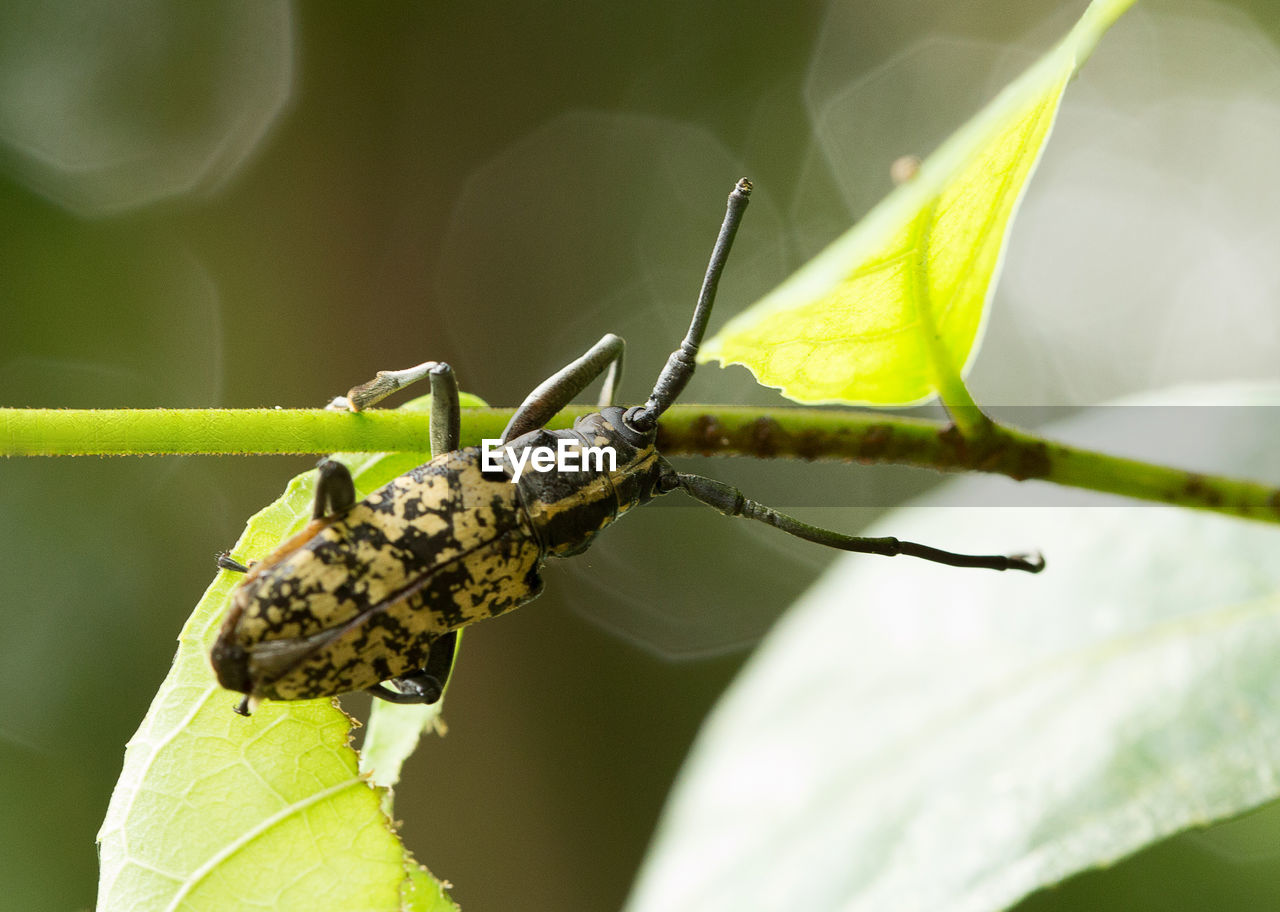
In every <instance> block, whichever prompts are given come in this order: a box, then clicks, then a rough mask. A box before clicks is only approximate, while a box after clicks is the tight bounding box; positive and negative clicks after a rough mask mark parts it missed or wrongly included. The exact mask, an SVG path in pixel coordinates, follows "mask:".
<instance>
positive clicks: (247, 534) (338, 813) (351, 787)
mask: <svg viewBox="0 0 1280 912" xmlns="http://www.w3.org/2000/svg"><path fill="white" fill-rule="evenodd" d="M426 401H427V397H423V398H422V399H417V400H414V401H413V402H410V403H407V404H406V406H404V407H405V408H412V409H418V410H421V409H423V408H424V403H425V402H426ZM464 404H465V405H483V403H482V402H480V401H479V400H476V399H474V398H473V397H472V398H468V399H464ZM338 458H339V459H340V460H341V461H342V462H343V463H344V464H345V465H346V466H347V468H348V469H350V470H351V474H352V477H353V478H354V480H355V483H356V491H357V493H358V494H359V495H360V496H364V495H365V494H368V493H369V492H370V491H372V490H374V489H376V488H378V487H380V486H381V485H383V484H385V483H386V482H387V481H390V480H391V479H392V478H394V477H395V476H396V475H399V474H402V473H403V472H406V471H408V470H409V469H410V468H412V467H414V466H416V465H419V464H420V463H422V462H425V461H426V460H427V458H428V457H427V455H426V454H423V453H395V454H373V455H369V454H363V455H349V454H347V455H344V454H339V456H338ZM314 480H315V472H307V473H305V474H303V475H299V476H298V477H296V478H294V479H293V480H292V481H290V482H289V485H288V487H287V488H286V490H285V492H284V494H283V495H282V496H281V497H280V499H279V500H277V501H276V502H275V503H273V504H271V505H270V506H268V507H266V508H265V509H263V510H262V511H261V512H259V513H257V514H256V515H255V516H253V517H252V518H251V519H250V520H249V523H248V525H247V526H246V528H245V531H244V534H243V535H242V536H241V537H240V540H239V541H238V542H237V543H236V545H235V548H234V549H233V550H232V554H233V555H234V556H235V557H236V558H238V559H240V560H242V561H243V560H250V559H253V558H255V557H259V556H261V555H263V554H266V553H268V552H269V551H270V550H271V549H272V548H274V547H275V545H276V544H278V543H279V542H280V541H281V540H282V539H284V538H285V537H287V536H288V535H290V534H291V533H293V532H294V531H296V530H297V529H300V528H301V527H302V526H303V525H304V524H305V523H306V521H307V520H308V519H309V517H310V514H311V505H312V499H313V495H314ZM236 579H237V576H236V574H233V573H231V572H229V571H221V572H219V573H218V575H217V576H216V577H215V578H214V581H213V583H212V585H210V586H209V589H208V590H207V591H206V592H205V594H204V597H203V598H202V599H201V600H200V603H199V604H198V605H197V606H196V609H195V611H194V612H193V613H192V615H191V617H190V618H189V619H188V621H187V623H186V626H185V627H184V628H183V630H182V633H181V635H180V636H179V638H178V654H177V657H176V658H175V659H174V663H173V667H172V668H171V669H170V671H169V674H168V676H167V677H166V678H165V680H164V683H163V684H161V686H160V690H159V692H158V693H157V694H156V697H155V700H154V701H153V702H152V704H151V709H150V710H149V711H148V712H147V715H146V718H145V719H144V720H143V722H142V725H141V727H139V729H138V732H137V733H136V734H135V735H134V737H133V738H132V739H131V740H130V742H129V745H128V748H127V749H126V751H125V759H124V769H123V771H122V772H121V774H120V780H119V782H118V783H117V784H116V788H115V791H114V793H113V794H112V796H111V803H110V805H109V807H108V809H107V816H106V819H105V820H104V821H103V824H102V829H101V830H100V832H99V834H98V842H99V848H100V852H99V855H100V862H101V872H100V879H99V889H98V909H99V910H100V912H108V910H130V912H151V910H178V909H223V910H234V909H245V908H255V909H256V908H274V909H278V910H286V909H298V910H306V912H313V910H315V909H369V910H382V909H385V910H389V912H390V910H404V909H414V910H437V909H438V910H449V909H453V908H455V907H454V906H453V904H452V902H450V901H449V900H448V898H447V896H446V895H445V894H444V889H443V887H442V886H441V884H440V883H439V882H438V881H436V880H434V879H433V878H432V877H431V876H430V875H429V874H428V873H427V872H426V871H425V869H423V868H421V867H420V866H419V865H418V864H417V862H415V861H414V860H413V858H412V857H411V856H410V855H409V854H408V853H407V852H406V851H405V848H404V846H403V845H402V844H401V843H400V840H399V838H398V837H397V836H396V833H395V830H394V827H393V826H392V823H391V820H390V818H389V817H388V814H387V811H386V810H385V809H384V802H385V803H386V804H388V805H389V801H385V799H386V791H385V789H381V788H376V787H374V786H373V785H371V784H370V782H369V780H368V777H367V776H365V775H362V774H361V772H360V771H359V767H358V762H357V756H356V752H355V751H354V750H353V749H352V748H351V746H350V729H351V724H352V721H351V719H350V718H349V717H348V716H347V715H346V714H345V713H343V712H342V710H341V709H339V708H338V706H337V704H336V702H334V701H333V700H307V701H296V702H275V701H271V700H268V701H265V702H264V703H262V705H260V706H259V707H258V708H257V709H256V711H255V712H254V713H253V715H252V716H250V717H249V718H247V719H246V718H243V717H241V716H238V715H236V714H235V713H233V712H232V707H233V706H235V705H236V703H237V702H238V699H239V695H237V694H232V693H230V692H228V691H226V690H223V689H222V688H221V687H219V686H218V683H217V681H216V680H215V679H214V676H213V669H212V668H211V666H210V664H209V648H210V646H211V645H212V642H213V639H214V637H215V636H216V633H217V629H218V625H219V623H220V621H221V617H222V614H223V612H224V611H225V609H226V606H227V600H228V597H229V595H230V593H231V589H232V587H233V586H234V585H235V583H236ZM406 753H407V751H404V750H402V751H401V754H400V755H399V759H397V760H396V763H397V764H398V763H399V760H402V759H403V756H404V754H406ZM383 772H384V773H386V774H389V775H391V778H392V779H394V776H395V775H396V774H397V773H398V769H397V770H395V771H392V770H386V771H383Z"/></svg>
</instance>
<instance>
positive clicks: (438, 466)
mask: <svg viewBox="0 0 1280 912" xmlns="http://www.w3.org/2000/svg"><path fill="white" fill-rule="evenodd" d="M750 193H751V183H750V182H749V181H747V180H742V181H739V182H738V184H737V185H736V186H735V187H734V189H733V192H732V193H731V194H730V195H729V204H728V210H727V212H726V213H725V218H724V223H723V225H721V228H720V234H719V237H718V238H717V239H716V244H715V247H714V249H713V250H712V253H711V262H710V264H709V265H708V267H707V273H706V277H705V278H704V279H703V283H702V291H701V294H700V295H699V297H698V303H697V306H696V308H695V310H694V315H693V322H692V324H691V325H690V327H689V332H688V334H687V335H686V336H685V339H684V341H683V342H681V343H680V347H679V348H678V349H676V350H675V351H674V352H672V354H671V356H670V358H668V359H667V363H666V366H665V367H664V368H663V369H662V372H661V373H660V374H659V376H658V380H657V382H656V383H655V385H654V388H653V392H652V394H650V396H649V398H648V400H647V401H646V402H645V403H644V405H639V406H634V407H632V408H628V409H624V408H621V407H619V406H616V405H614V404H613V397H614V390H615V389H616V387H617V384H618V377H619V373H620V371H621V368H622V355H623V341H622V339H620V338H618V337H617V336H615V335H612V334H609V335H606V336H605V337H604V338H602V339H601V340H600V341H599V342H597V343H596V344H595V345H594V346H592V347H591V349H590V350H588V351H587V353H586V354H584V355H583V356H582V357H580V358H579V359H578V360H576V361H574V362H573V363H572V364H569V365H568V366H567V367H565V368H564V369H562V370H561V371H560V372H559V373H557V374H555V375H554V376H552V377H550V378H549V379H547V380H546V381H545V382H543V383H542V385H540V386H539V387H538V388H537V389H535V390H534V391H533V392H532V393H530V394H529V396H528V398H526V399H525V401H524V403H523V404H522V405H521V406H520V407H519V408H518V409H517V410H516V412H515V414H514V415H513V416H512V418H511V421H510V423H508V424H507V426H506V429H505V430H504V431H503V432H502V438H501V444H502V448H501V450H500V453H499V454H497V455H496V456H494V454H492V453H486V452H482V450H481V449H479V448H476V447H468V448H466V449H459V448H458V443H459V435H460V430H459V428H460V420H459V419H460V409H459V405H458V386H457V383H456V381H455V380H454V376H453V371H452V369H450V367H449V365H447V364H443V363H437V362H431V361H429V362H426V363H425V364H421V365H418V366H417V367H413V368H409V369H407V370H403V371H382V372H379V373H378V375H377V377H375V378H374V379H373V380H371V381H369V382H368V383H365V384H362V385H361V386H357V387H355V388H353V389H352V390H351V391H350V392H348V393H347V395H346V396H345V397H338V398H337V399H335V400H334V401H333V402H332V403H330V406H329V407H330V408H340V409H350V410H352V411H359V410H360V409H363V408H366V407H368V406H370V405H373V404H374V403H376V402H378V401H379V400H381V399H383V398H384V397H386V396H388V395H390V394H391V393H392V392H394V391H395V390H397V389H400V388H401V387H403V386H405V385H407V384H409V383H413V382H415V381H417V380H421V379H423V378H424V377H425V378H429V379H430V384H431V413H430V422H431V423H430V439H431V455H432V459H431V461H430V462H428V463H426V464H425V465H421V466H418V467H417V468H416V469H414V470H413V471H411V472H409V473H407V474H405V475H401V476H400V477H399V478H396V479H395V480H394V481H392V482H390V483H389V484H387V485H386V486H385V487H383V488H381V489H379V490H377V491H375V492H373V493H372V494H370V495H369V496H368V497H366V498H365V499H364V500H361V501H359V502H357V501H356V498H355V488H354V485H353V484H352V481H351V475H350V473H349V472H348V471H347V469H346V468H345V467H344V466H343V465H342V464H341V463H339V462H336V461H334V460H331V459H324V460H321V462H320V464H319V477H318V479H317V481H316V494H315V509H314V514H313V518H312V520H311V522H310V523H309V524H308V525H307V526H306V528H304V529H303V530H302V531H301V532H299V533H298V534H296V535H294V536H293V537H291V538H289V539H288V540H287V541H285V542H284V543H283V544H281V545H280V546H279V547H278V548H276V550H275V551H274V552H272V553H271V554H270V555H268V556H267V557H266V558H264V559H263V560H261V561H258V562H257V563H256V564H253V565H251V566H249V567H246V566H245V565H243V564H241V563H239V562H237V561H235V560H234V559H232V558H231V557H229V556H228V555H223V556H222V557H220V558H219V561H218V563H219V566H221V567H223V568H224V569H230V570H237V571H241V572H244V573H245V574H246V575H245V577H244V579H243V580H241V581H240V583H239V584H238V585H237V586H236V588H235V590H234V591H233V593H232V597H231V606H230V609H229V610H228V612H227V615H226V618H225V619H224V621H223V623H222V627H221V630H220V632H219V634H218V638H217V641H216V643H215V644H214V646H213V652H212V660H213V667H214V669H215V670H216V672H217V675H218V680H219V682H220V683H221V684H222V686H223V687H226V688H228V689H230V690H235V691H239V692H241V693H243V694H245V695H246V696H245V698H244V700H243V701H242V702H241V704H240V706H239V707H238V708H237V711H239V712H241V713H244V714H247V713H248V712H249V711H250V710H251V709H252V707H253V706H255V705H256V704H257V702H258V701H259V700H260V699H262V698H269V699H274V700H300V699H307V698H312V697H325V696H333V695H336V694H341V693H346V692H349V691H356V690H367V691H369V692H370V693H371V694H373V695H374V696H376V697H379V698H380V699H383V700H389V701H391V702H393V703H434V702H436V701H437V700H438V699H439V698H440V695H441V693H442V692H443V690H444V686H445V683H446V680H447V678H448V674H449V670H450V668H451V666H452V663H453V651H454V645H455V643H456V640H457V631H458V630H459V629H461V628H462V627H464V626H466V625H467V624H470V623H472V622H474V621H478V620H480V619H481V618H487V617H493V616H495V615H499V614H503V613H504V612H507V611H510V610H511V609H512V608H515V607H517V606H519V605H523V604H524V603H525V602H528V601H530V600H531V599H533V598H535V597H537V595H538V594H539V592H541V590H542V579H541V577H540V575H539V571H540V569H541V567H542V564H543V562H544V561H546V560H547V558H549V557H569V556H571V555H574V554H581V553H582V552H583V551H585V550H586V549H587V548H588V547H589V546H590V545H591V542H592V541H593V540H594V539H595V537H596V535H597V534H599V532H600V531H601V530H602V529H604V527H605V526H607V525H609V524H610V523H612V522H613V521H614V520H616V519H617V518H618V517H620V516H622V514H624V513H626V512H627V511H629V510H631V509H632V508H633V507H636V506H639V505H640V504H643V503H646V502H647V501H649V500H651V499H653V498H654V497H657V496H659V495H662V494H667V493H669V492H671V491H675V490H677V489H678V490H681V491H684V492H685V493H686V494H689V495H691V496H692V497H694V498H695V499H696V500H700V501H702V502H703V503H704V504H707V505H708V506H711V507H714V508H715V509H717V510H719V511H720V512H721V513H724V514H726V515H728V516H744V517H747V518H748V519H754V520H758V521H760V522H764V523H768V524H769V525H771V526H774V527H775V528H778V529H781V530H782V531H783V532H787V533H789V534H791V535H795V536H798V537H799V538H803V539H806V540H808V541H811V542H815V543H817V544H819V545H825V546H827V547H829V548H838V549H840V550H843V551H857V552H864V553H869V554H882V555H896V554H906V555H910V556H912V557H920V558H924V559H925V560H930V561H936V562H938V563H942V564H950V565H952V566H956V567H985V568H988V569H991V570H1025V571H1027V572H1029V573H1038V572H1039V571H1040V570H1042V569H1043V568H1044V560H1043V559H1042V558H1041V557H1040V556H1039V555H1035V556H1029V555H1013V556H1001V555H982V556H979V555H966V554H954V553H952V552H949V551H940V550H938V549H936V548H930V547H927V546H925V545H919V544H916V543H914V542H905V541H899V540H898V539H896V538H858V537H854V536H850V535H843V534H841V533H839V532H831V531H828V530H826V529H820V528H817V527H815V526H811V525H808V524H806V523H802V522H800V521H799V520H796V519H793V518H792V517H790V516H786V515H784V514H782V513H779V512H778V511H777V510H774V509H771V508H770V507H766V506H764V505H763V504H760V503H757V502H756V501H754V500H748V499H747V498H746V497H744V496H743V495H742V494H741V492H739V491H738V490H737V489H736V488H733V487H731V486H730V485H727V484H725V483H723V482H720V481H715V480H713V479H710V478H704V477H702V476H699V475H689V474H686V473H684V472H677V471H676V470H675V469H674V468H672V466H671V465H670V464H669V463H668V462H667V461H666V460H665V459H663V458H662V456H661V455H660V454H659V453H658V451H657V449H656V448H655V440H656V438H657V428H658V418H659V417H660V416H661V415H662V413H663V412H664V411H666V409H667V408H668V407H669V406H670V405H671V404H672V403H673V402H674V401H675V399H676V397H678V396H679V395H680V392H681V390H683V389H684V387H685V384H687V383H688V382H689V378H690V377H691V376H692V375H693V371H694V358H695V356H696V355H697V352H698V346H699V344H700V343H701V341H702V336H703V332H704V331H705V329H706V326H707V321H708V319H709V318H710V315H711V305H712V301H713V300H714V298H715V293H716V285H717V284H718V282H719V278H720V273H721V270H722V269H723V267H724V263H725V259H726V258H727V257H728V254H729V248H730V246H731V244H732V243H733V238H734V235H735V233H736V232H737V229H738V224H739V222H740V220H741V218H742V214H743V212H744V211H745V210H746V207H747V201H748V198H749V195H750ZM601 374H604V389H603V391H602V393H601V396H600V406H599V408H600V410H599V411H598V412H596V413H594V414H591V415H587V416H586V417H584V418H580V419H578V420H577V421H576V422H575V424H574V426H573V429H572V430H563V431H549V430H547V429H546V427H545V425H546V424H547V422H548V421H549V420H550V419H551V418H552V417H553V416H554V415H555V414H556V413H557V412H559V411H560V410H561V409H562V408H564V407H565V406H566V405H568V404H569V403H570V401H572V400H573V398H574V397H575V396H576V395H578V393H580V392H581V391H582V390H583V389H584V388H585V387H586V386H587V385H588V384H589V383H591V382H592V381H593V380H594V379H595V378H596V377H598V376H600V375H601ZM588 447H592V448H602V449H603V448H611V449H612V450H613V452H614V453H615V454H616V464H615V465H614V466H612V467H606V466H603V465H599V464H597V465H596V466H594V467H590V466H588V465H585V464H583V463H585V462H586V460H581V459H580V460H579V466H578V468H576V469H568V468H562V469H559V470H554V471H543V470H539V463H538V461H537V458H536V454H537V452H539V451H541V452H542V453H546V452H547V449H546V448H549V449H550V450H551V451H554V452H558V453H560V454H562V455H563V454H565V453H569V454H575V453H576V454H578V455H582V454H584V453H586V452H587V448H588ZM531 453H532V454H534V458H532V459H531V458H530V454H531ZM526 461H528V462H529V465H530V466H531V467H532V469H534V470H529V471H523V472H521V469H522V468H524V467H525V463H526ZM543 462H545V460H543Z"/></svg>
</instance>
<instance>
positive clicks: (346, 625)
mask: <svg viewBox="0 0 1280 912" xmlns="http://www.w3.org/2000/svg"><path fill="white" fill-rule="evenodd" d="M596 418H599V416H591V418H589V419H585V420H584V421H585V423H583V422H580V424H579V427H578V428H577V429H575V430H572V431H555V432H549V431H535V432H533V433H531V434H527V435H525V437H522V438H520V439H518V440H516V441H512V444H511V445H512V446H513V447H515V448H516V449H517V450H521V449H524V448H527V447H531V446H551V447H553V448H554V447H555V446H556V442H557V439H558V438H560V437H565V438H568V439H570V440H572V441H573V442H574V443H575V445H576V446H595V447H601V446H612V447H614V448H615V451H616V452H617V465H616V468H615V469H614V470H613V471H609V470H608V468H607V467H606V468H605V469H604V470H602V471H597V470H595V469H594V468H592V469H590V470H586V471H577V472H556V471H550V472H537V471H530V470H529V469H528V467H526V469H525V471H524V473H523V474H522V475H521V477H520V480H519V482H517V483H514V484H513V483H512V482H511V477H512V476H513V475H514V468H513V467H512V466H511V464H510V463H509V462H508V461H506V460H505V459H504V460H503V468H502V470H501V471H499V472H488V473H486V472H482V471H481V469H480V451H479V450H478V449H475V448H468V449H463V450H458V451H456V452H452V453H446V454H444V455H442V456H439V457H437V458H435V459H433V460H431V461H430V462H428V463H426V464H425V465H421V466H419V467H418V468H416V469H414V470H413V471H412V472H409V473H407V474H405V475H402V476H400V477H399V478H397V479H395V480H394V481H392V482H390V483H389V484H387V485H386V486H385V487H383V488H381V489H379V490H378V491H375V492H374V493H373V494H371V495H369V496H368V497H367V498H365V499H364V500H362V501H360V502H359V503H357V504H356V505H355V506H353V507H352V508H351V509H350V510H348V511H346V512H345V513H343V514H342V515H340V516H336V517H325V518H323V519H318V520H315V521H313V522H312V523H311V524H309V525H308V526H307V528H306V529H304V530H303V531H302V532H300V533H298V534H297V535H295V536H293V537H292V538H291V539H289V540H288V541H286V542H285V543H284V544H282V545H281V546H280V547H279V548H277V549H276V551H275V552H273V553H272V554H271V555H269V556H268V557H267V558H265V559H264V560H262V561H261V562H260V563H258V564H256V565H255V566H254V567H253V569H252V570H251V571H250V572H249V573H248V574H247V575H246V577H245V579H244V580H243V581H242V582H241V583H240V585H239V586H237V587H236V589H235V590H234V592H233V594H232V602H231V608H230V610H229V612H228V614H227V617H226V619H225V620H224V622H223V626H222V630H221V632H220V635H219V637H218V642H217V644H216V645H215V647H214V650H213V662H214V666H215V669H216V670H217V672H218V678H219V680H220V681H221V682H222V684H223V686H225V687H228V688H230V689H232V690H239V691H241V692H243V693H247V694H251V695H253V696H256V697H267V698H271V699H277V700H296V699H307V698H313V697H321V696H330V695H334V694H339V693H345V692H348V691H353V690H361V689H364V688H366V687H370V686H372V685H374V684H377V683H379V682H381V681H386V680H389V679H391V678H396V677H400V676H403V675H405V674H406V673H409V672H412V671H413V670H415V669H418V668H421V667H422V666H423V665H424V664H425V663H426V659H427V655H428V653H429V651H430V648H431V642H432V641H433V640H434V639H436V638H437V637H439V636H441V635H442V634H444V633H447V632H448V631H450V630H456V629H458V628H460V627H464V626H466V625H467V624H470V623H472V622H474V621H477V620H481V619H482V618H488V617H493V616H495V615H498V614H502V613H503V612H506V611H509V610H511V609H512V608H515V607H518V606H519V605H522V604H524V603H525V602H527V601H529V600H531V599H533V598H535V597H536V596H537V595H538V594H539V592H541V589H542V580H541V578H540V576H539V569H540V568H541V566H542V563H543V561H544V560H545V559H546V558H547V557H564V556H568V555H570V554H575V553H579V552H581V551H582V550H584V549H585V548H586V547H587V546H588V545H589V544H590V543H591V540H592V539H593V538H594V536H595V535H596V533H598V532H599V531H600V530H601V529H602V528H604V527H605V526H607V525H608V524H609V523H611V522H612V521H613V520H614V519H616V518H617V517H618V516H620V515H622V514H623V513H625V512H626V511H627V510H628V509H630V508H631V507H632V506H634V505H636V504H637V503H640V502H643V501H644V500H648V499H649V497H651V496H653V493H654V486H655V484H656V479H657V477H658V476H659V475H660V474H661V472H662V471H663V467H665V463H664V462H663V461H662V460H661V459H660V458H659V456H658V454H657V452H656V451H655V450H654V449H653V447H652V446H646V447H643V448H640V449H637V448H635V447H633V446H631V445H629V444H627V443H626V441H625V440H623V439H621V438H619V437H618V435H617V433H616V432H613V433H611V431H613V428H612V427H611V425H610V424H609V423H608V422H607V421H603V420H600V421H594V420H592V419H596ZM666 471H670V469H666ZM638 479H639V480H638Z"/></svg>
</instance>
